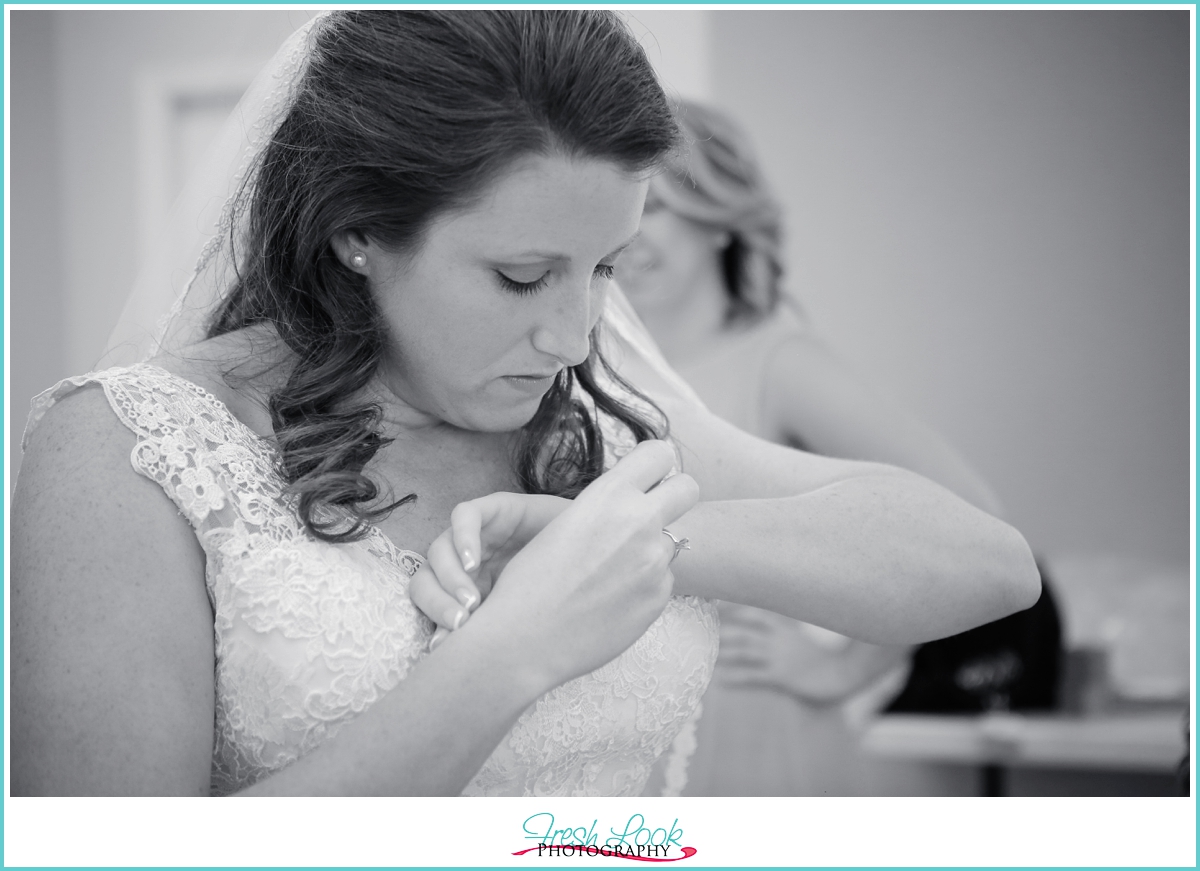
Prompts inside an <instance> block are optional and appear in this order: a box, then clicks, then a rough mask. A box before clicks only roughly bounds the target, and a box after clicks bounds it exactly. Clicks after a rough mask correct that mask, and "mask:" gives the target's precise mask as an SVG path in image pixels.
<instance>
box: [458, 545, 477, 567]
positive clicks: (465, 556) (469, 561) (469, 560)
mask: <svg viewBox="0 0 1200 871" xmlns="http://www.w3.org/2000/svg"><path fill="white" fill-rule="evenodd" d="M459 558H460V559H461V560H462V567H463V571H464V572H470V571H474V570H475V556H474V555H473V554H472V553H471V551H470V550H468V549H467V548H465V547H464V548H463V549H462V553H461V554H459Z"/></svg>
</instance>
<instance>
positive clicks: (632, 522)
mask: <svg viewBox="0 0 1200 871" xmlns="http://www.w3.org/2000/svg"><path fill="white" fill-rule="evenodd" d="M674 462H675V453H674V450H673V449H672V448H671V447H670V446H668V445H666V444H665V443H663V442H656V441H651V442H643V443H642V444H640V445H638V446H637V447H636V448H634V449H633V450H632V451H630V453H629V454H628V455H627V456H626V457H624V458H623V459H622V460H621V461H620V462H619V463H617V465H616V466H614V467H613V468H612V469H611V470H610V471H609V472H607V473H605V474H604V475H602V476H600V477H599V478H597V479H596V480H595V481H593V482H592V483H591V484H590V485H589V486H588V487H587V488H586V489H585V490H584V491H583V492H582V493H581V494H580V495H579V497H578V498H576V499H575V500H574V501H568V500H565V499H557V498H555V497H547V496H528V495H521V494H513V493H495V494H492V495H490V496H485V497H482V498H481V499H475V500H472V501H470V502H466V503H462V504H461V505H459V506H458V507H456V508H455V510H454V513H453V515H452V521H451V526H450V528H449V529H447V530H446V531H445V532H444V533H442V535H441V536H439V537H438V539H436V540H435V542H434V544H433V545H431V546H430V549H429V558H428V560H427V562H426V564H425V565H424V566H422V567H421V569H419V570H418V572H417V574H416V575H415V576H414V577H413V582H412V585H411V587H410V591H411V595H412V598H413V601H414V603H416V604H417V606H418V607H419V608H421V610H422V611H424V612H425V613H426V614H429V615H431V617H432V619H434V620H435V622H437V623H438V625H439V631H438V634H437V635H436V636H435V637H436V638H437V640H438V641H439V642H440V640H441V639H443V638H445V637H446V633H447V632H448V631H449V630H452V629H453V628H455V625H456V624H457V626H461V625H462V624H463V622H464V620H465V615H466V613H467V612H468V611H469V610H471V609H473V608H475V607H477V605H478V603H479V601H481V599H482V596H483V595H484V594H488V593H489V592H490V600H489V602H488V606H487V607H486V608H484V609H482V610H481V611H480V612H479V617H476V618H473V621H472V622H478V620H479V619H480V617H482V616H483V615H484V613H485V612H487V613H490V614H491V615H492V616H493V618H498V617H499V616H500V614H501V612H504V613H506V614H509V615H511V616H510V617H508V618H506V619H508V620H509V621H510V622H509V631H510V633H511V634H512V635H513V636H514V643H515V636H517V635H523V636H528V637H527V639H526V640H527V642H528V645H529V649H531V650H532V649H540V650H542V654H540V657H541V658H543V659H544V660H545V663H546V664H552V668H553V669H554V670H555V671H556V673H557V672H562V673H563V674H564V676H563V677H562V679H563V680H565V679H567V678H568V677H574V676H577V675H578V674H583V673H586V672H587V671H590V670H592V669H594V668H596V667H599V666H600V665H602V664H604V663H605V662H607V661H609V660H611V659H612V658H614V657H615V656H617V655H619V654H620V653H621V652H622V651H623V650H624V649H625V648H626V647H628V646H629V645H630V644H632V643H633V642H634V641H635V640H636V639H637V638H638V637H639V636H640V635H641V634H642V633H644V632H645V630H646V629H647V628H648V627H649V625H650V623H652V622H653V621H654V619H656V618H657V616H658V614H659V613H661V611H662V608H663V607H664V605H665V604H666V599H667V597H668V596H669V595H670V591H671V584H672V578H671V575H670V572H669V571H668V569H667V566H668V564H669V563H670V561H671V559H672V557H673V556H674V553H675V549H674V545H673V544H672V542H671V540H670V539H669V538H668V537H667V536H665V535H663V534H662V529H663V527H665V526H667V525H668V524H670V523H672V522H674V521H675V520H676V519H678V518H679V516H680V515H682V514H684V513H685V512H686V511H688V510H690V509H691V508H692V506H693V505H694V504H695V502H696V499H697V498H698V495H699V492H698V488H697V486H696V483H695V481H693V480H692V479H691V478H690V477H689V476H687V475H675V476H673V477H671V478H669V479H667V480H665V481H664V480H663V478H664V476H666V475H667V474H669V473H670V471H671V468H672V466H673V465H674ZM464 551H466V553H465V555H464ZM464 565H467V566H471V568H469V569H468V568H464ZM566 672H570V674H566ZM559 682H561V681H559Z"/></svg>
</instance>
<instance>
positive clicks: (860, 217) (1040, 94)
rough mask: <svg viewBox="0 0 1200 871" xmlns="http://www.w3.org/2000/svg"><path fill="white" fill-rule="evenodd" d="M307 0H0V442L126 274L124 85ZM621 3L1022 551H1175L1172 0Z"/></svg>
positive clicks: (266, 51)
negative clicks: (969, 467) (2, 163)
mask: <svg viewBox="0 0 1200 871" xmlns="http://www.w3.org/2000/svg"><path fill="white" fill-rule="evenodd" d="M306 14H307V13H303V12H296V11H282V12H279V11H235V12H229V11H221V12H211V11H119V12H114V11H92V10H71V11H66V10H54V11H49V10H46V11H42V10H17V11H14V12H13V14H12V22H13V25H12V34H11V38H12V58H11V61H12V78H11V83H10V84H11V88H12V103H11V106H12V113H13V116H12V117H13V125H12V169H13V172H12V190H11V195H12V222H11V233H12V242H13V249H12V256H11V270H12V271H11V284H10V287H9V293H10V299H11V301H12V319H11V320H12V323H11V326H12V332H13V341H12V346H11V351H12V355H13V356H12V365H11V367H10V373H11V379H12V385H11V390H10V392H9V402H10V404H11V408H12V409H13V413H12V415H11V418H10V427H9V429H10V433H13V434H14V435H16V436H19V433H20V430H21V427H22V426H23V421H24V417H25V409H26V408H27V407H28V401H29V398H30V397H31V396H32V395H33V393H34V392H36V391H37V390H39V389H41V388H43V387H45V386H48V385H49V384H50V383H52V382H53V381H54V380H56V379H57V378H60V377H63V376H65V375H67V374H74V373H78V372H81V371H84V370H86V369H87V368H89V367H90V366H91V364H92V363H93V362H94V361H95V360H96V358H97V356H98V355H99V353H100V350H101V348H102V346H103V343H104V341H105V339H106V337H107V335H108V332H109V330H110V329H111V327H112V325H113V322H114V321H115V319H116V316H117V312H118V310H119V306H120V302H121V300H123V299H124V296H125V294H126V292H127V290H128V288H129V286H130V283H131V281H132V280H133V278H134V272H135V269H136V255H135V251H136V247H137V226H136V225H137V215H136V209H137V205H136V199H137V196H136V187H137V183H136V175H137V169H138V167H137V166H136V162H135V157H134V154H135V147H134V136H135V134H134V127H135V110H134V105H135V92H136V82H137V79H138V77H139V75H140V74H141V73H142V72H143V71H145V70H146V69H149V68H156V67H158V68H162V67H172V66H188V65H195V64H197V63H199V62H201V61H211V60H212V59H214V58H215V59H216V60H217V61H218V62H221V63H225V64H228V65H239V66H244V65H246V64H248V63H249V64H257V63H261V62H263V61H265V59H266V58H268V57H269V56H270V55H271V54H272V53H273V51H274V50H275V48H276V47H277V45H278V44H279V43H280V42H281V41H282V40H283V38H284V37H285V36H286V34H287V33H289V32H290V31H291V30H292V29H293V28H294V27H295V26H296V25H297V24H298V23H299V22H300V21H302V20H303V17H304V16H305V15H306ZM631 18H632V22H631V23H632V25H633V27H634V29H635V31H638V32H645V34H646V35H645V36H644V43H645V44H646V45H647V48H648V51H649V53H650V56H651V59H652V60H653V61H654V62H655V63H656V65H657V66H658V67H659V70H660V72H661V74H662V75H663V77H664V79H665V80H666V82H667V84H668V87H669V88H670V89H672V90H675V91H677V92H678V93H680V94H682V95H686V96H692V97H700V98H704V97H711V98H712V99H714V100H715V101H716V102H718V103H719V104H722V105H724V106H725V107H726V108H729V109H731V110H732V111H734V113H735V114H736V115H737V116H738V117H740V118H741V119H742V120H743V121H744V122H745V123H746V124H747V125H748V126H749V127H750V129H751V131H752V133H753V134H754V136H755V138H756V139H757V140H758V141H759V143H760V146H761V150H762V153H763V157H764V162H765V164H766V167H767V170H768V172H769V173H770V175H771V177H772V178H773V179H774V180H775V181H776V182H777V183H778V185H779V188H780V191H781V194H782V197H783V199H784V201H785V204H786V207H787V213H788V216H789V219H790V220H789V224H790V230H791V232H790V236H789V239H790V244H789V255H790V259H791V284H792V287H793V288H794V289H795V290H796V291H797V293H798V294H799V295H800V296H801V297H802V299H803V300H804V302H805V305H806V306H807V307H808V309H809V310H810V312H811V313H812V315H813V317H814V319H815V320H816V322H817V323H818V325H819V326H820V327H821V328H822V329H823V330H824V331H825V332H826V333H827V334H828V335H829V337H830V338H831V339H832V340H833V341H834V343H835V344H836V345H837V346H838V347H839V348H841V349H842V350H843V352H844V353H845V354H846V355H847V356H848V357H849V358H850V359H851V360H852V361H853V362H855V363H857V364H858V365H859V366H860V368H861V369H862V370H863V371H864V373H865V374H866V375H867V376H868V377H869V378H870V379H871V380H873V381H874V382H875V383H876V384H878V385H880V386H881V387H882V388H884V389H886V390H888V391H890V392H892V393H894V394H895V395H897V396H898V397H900V398H901V399H902V400H904V401H905V402H907V403H908V404H909V405H910V406H911V407H913V408H914V409H915V410H916V411H917V412H918V413H920V414H921V415H922V416H923V417H925V418H926V419H927V420H928V421H929V422H930V423H932V424H933V425H935V426H936V427H938V428H939V429H941V430H942V431H943V432H945V433H946V435H947V436H949V437H950V438H951V440H952V441H954V442H955V443H956V444H957V445H958V446H959V447H960V448H961V449H962V450H963V451H964V453H965V454H966V455H967V457H968V458H969V459H970V460H971V461H973V463H974V464H975V465H976V466H978V467H979V469H980V470H981V471H982V472H983V473H984V474H985V475H986V476H987V477H988V478H989V479H990V480H991V481H992V483H993V484H994V485H995V487H996V488H997V490H998V491H999V493H1000V495H1001V497H1002V498H1003V499H1004V501H1005V502H1006V503H1007V505H1008V508H1009V510H1010V513H1011V515H1012V518H1013V519H1014V520H1015V521H1016V522H1017V524H1018V525H1019V526H1020V527H1021V528H1022V529H1023V530H1024V531H1025V532H1026V533H1027V534H1028V535H1029V536H1030V538H1031V539H1032V540H1033V541H1034V543H1035V545H1036V546H1037V547H1038V548H1039V549H1040V550H1043V551H1050V552H1055V553H1061V552H1064V551H1097V550H1104V551H1116V552H1120V553H1126V554H1132V555H1140V556H1144V557H1148V558H1150V559H1154V560H1162V561H1166V562H1170V563H1175V564H1183V563H1185V562H1186V559H1187V542H1188V480H1189V470H1188V438H1189V436H1188V422H1189V411H1188V403H1189V385H1188V325H1189V323H1190V314H1189V288H1188V272H1187V268H1188V262H1187V243H1188V238H1189V237H1188V225H1187V209H1188V188H1187V154H1188V153H1187V148H1188V144H1187V127H1186V123H1187V114H1186V111H1187V97H1188V92H1187V78H1186V76H1187V34H1186V29H1185V28H1186V16H1185V13H1182V12H1142V11H1137V12H1124V11H1084V12H1076V11H1066V12H1048V11H999V12H993V11H965V12H964V11H934V12H908V11H878V12H854V11H814V10H793V11H680V10H640V9H639V10H635V11H633V12H632V13H631ZM11 455H12V456H13V459H14V461H16V460H17V458H18V456H17V452H16V451H15V449H14V451H13V452H11ZM14 470H15V466H14Z"/></svg>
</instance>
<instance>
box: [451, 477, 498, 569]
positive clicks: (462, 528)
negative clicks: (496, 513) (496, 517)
mask: <svg viewBox="0 0 1200 871" xmlns="http://www.w3.org/2000/svg"><path fill="white" fill-rule="evenodd" d="M489 500H491V497H489V496H484V497H483V498H481V499H472V500H471V501H470V502H460V503H458V504H457V505H455V506H454V510H453V511H451V512H450V533H451V536H452V537H453V539H454V550H455V551H456V552H457V554H458V559H459V563H460V564H461V565H462V567H463V570H464V571H468V572H473V571H475V570H476V569H477V568H479V564H480V563H481V562H482V561H483V540H482V530H483V523H484V513H485V511H486V512H487V513H488V514H489V515H490V514H491V513H493V510H494V509H493V506H492V502H494V501H495V500H491V501H489Z"/></svg>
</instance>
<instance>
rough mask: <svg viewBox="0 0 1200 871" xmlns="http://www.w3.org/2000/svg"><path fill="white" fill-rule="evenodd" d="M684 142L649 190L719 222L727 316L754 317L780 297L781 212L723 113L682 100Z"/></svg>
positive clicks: (750, 150) (710, 222)
mask: <svg viewBox="0 0 1200 871" xmlns="http://www.w3.org/2000/svg"><path fill="white" fill-rule="evenodd" d="M676 116H677V119H678V121H679V125H680V127H681V128H682V129H683V132H684V136H685V144H684V147H683V148H682V149H679V150H678V151H677V152H676V153H675V156H674V157H673V158H672V159H671V160H669V161H668V164H667V171H666V172H665V173H663V174H662V175H660V176H658V177H656V178H655V180H654V182H653V185H652V188H651V190H652V196H654V197H656V198H658V199H659V200H660V201H661V202H662V204H663V205H664V206H666V208H668V209H669V210H670V211H672V212H674V213H675V214H677V215H679V216H680V217H683V218H687V219H688V220H691V221H695V222H696V223H698V224H702V225H704V226H706V227H712V228H715V229H719V230H723V231H725V232H727V233H728V234H729V237H730V241H729V244H728V245H727V246H726V247H725V249H724V250H723V251H722V252H721V262H722V266H723V271H724V278H725V286H726V289H727V290H728V292H729V300H730V301H729V309H728V312H727V315H726V317H727V320H728V321H729V322H733V321H736V320H757V319H759V318H761V317H764V316H766V315H767V314H770V313H771V312H772V311H774V310H775V307H776V306H777V305H778V304H779V301H780V298H781V280H782V277H783V272H784V265H783V251H782V248H783V213H782V209H781V208H780V206H779V203H778V201H776V199H775V197H774V196H773V195H772V194H771V192H770V190H769V187H768V184H767V181H766V179H765V178H764V177H763V174H762V171H761V169H760V167H759V164H758V159H757V157H756V155H755V153H754V147H753V146H752V145H751V143H750V138H749V136H747V135H746V132H745V130H743V129H742V127H741V126H740V125H738V124H737V122H735V121H734V120H733V119H732V118H730V117H729V116H728V115H726V114H725V113H723V112H721V111H719V110H717V109H714V108H712V107H711V106H705V105H703V104H701V103H696V102H691V101H683V102H681V103H680V105H679V107H678V109H677V113H676Z"/></svg>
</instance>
